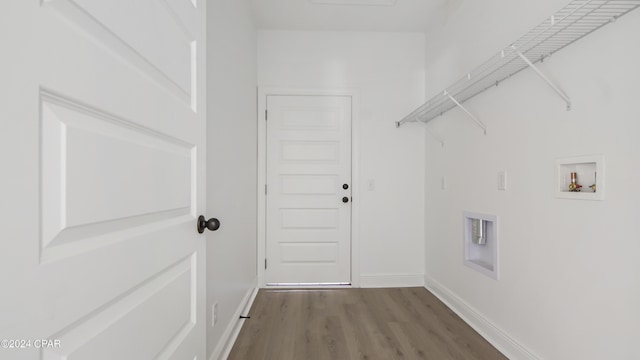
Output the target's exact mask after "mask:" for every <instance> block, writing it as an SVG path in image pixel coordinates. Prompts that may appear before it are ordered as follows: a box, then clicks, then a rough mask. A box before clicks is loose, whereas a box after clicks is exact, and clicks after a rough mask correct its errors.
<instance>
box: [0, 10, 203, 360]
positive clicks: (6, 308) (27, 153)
mask: <svg viewBox="0 0 640 360" xmlns="http://www.w3.org/2000/svg"><path fill="white" fill-rule="evenodd" d="M204 6H205V2H204V1H198V2H196V1H195V0H162V1H152V0H116V1H107V2H105V1H93V0H42V1H36V0H34V1H8V2H3V3H2V5H1V8H0V26H1V28H0V38H1V39H2V42H1V43H2V44H3V48H4V50H5V52H4V55H3V58H2V62H1V63H0V75H1V76H0V78H1V79H2V82H1V83H0V89H1V90H0V91H1V92H0V101H1V105H2V106H0V143H1V144H2V152H1V153H0V160H1V164H2V177H1V179H0V191H2V202H1V203H0V221H1V223H0V226H1V227H0V281H1V284H2V288H1V289H0V291H1V296H0V308H1V309H2V311H0V339H7V340H9V341H8V342H4V341H3V344H2V348H0V358H3V359H4V358H10V359H196V358H197V359H204V357H205V341H204V331H205V321H204V318H205V315H204V314H205V312H204V310H205V308H204V304H205V302H204V296H205V292H204V285H205V282H204V280H205V279H204V274H205V271H204V265H205V263H204V260H205V259H204V256H205V252H204V249H205V242H204V239H205V237H204V236H203V235H199V234H198V233H197V231H196V226H195V224H196V220H195V219H196V215H198V214H200V213H204V210H205V208H204V206H205V202H204V200H205V199H206V194H205V191H204V190H205V189H204V184H205V182H204V180H205V178H204V176H205V174H206V171H205V168H204V167H205V158H204V156H205V154H206V151H205V147H204V146H205V108H204V104H205V81H204V75H205V66H204V65H205V63H204V60H205V59H204V54H205V48H204V44H205V41H204V40H205V39H204V36H205V13H206V12H205V8H204ZM42 339H46V340H51V342H43V341H42ZM11 346H12V348H5V347H11Z"/></svg>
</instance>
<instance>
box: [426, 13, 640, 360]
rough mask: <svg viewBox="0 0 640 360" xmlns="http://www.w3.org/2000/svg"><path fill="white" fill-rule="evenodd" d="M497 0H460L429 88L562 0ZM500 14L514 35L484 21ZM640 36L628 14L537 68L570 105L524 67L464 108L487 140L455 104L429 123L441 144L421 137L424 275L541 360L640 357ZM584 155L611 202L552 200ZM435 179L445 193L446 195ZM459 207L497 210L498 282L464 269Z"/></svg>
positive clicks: (441, 40)
mask: <svg viewBox="0 0 640 360" xmlns="http://www.w3.org/2000/svg"><path fill="white" fill-rule="evenodd" d="M476 3H477V4H476ZM504 3H505V2H504V1H490V2H482V4H480V3H479V2H466V3H465V5H464V6H463V7H462V8H461V9H460V12H461V13H459V14H458V15H457V18H456V19H454V20H452V21H451V22H449V24H448V27H446V28H443V29H442V31H441V32H440V33H439V34H435V35H434V36H431V37H429V39H428V42H427V48H428V49H429V54H428V61H427V77H426V79H427V83H426V88H427V95H431V94H433V93H437V92H439V91H441V90H443V87H444V86H445V85H447V84H448V83H451V82H453V81H454V80H456V79H457V78H458V77H461V76H462V75H463V74H464V73H465V72H466V71H469V70H471V67H473V65H474V63H477V64H479V63H480V62H481V61H482V60H485V59H486V58H487V57H488V56H490V55H492V54H493V53H497V52H498V51H499V50H500V49H501V48H502V47H504V46H506V45H508V43H509V41H513V40H515V39H517V38H518V37H519V36H520V35H522V34H524V32H526V31H527V30H528V29H530V28H533V27H534V26H535V25H537V23H539V22H540V21H541V20H542V19H543V18H544V16H545V15H551V14H552V13H553V12H555V11H556V10H558V9H559V8H561V7H562V6H564V5H565V4H566V1H543V2H540V3H538V2H531V1H517V2H515V3H517V4H510V5H509V7H510V9H509V11H501V10H499V9H498V8H497V7H498V6H505V4H504ZM518 9H519V10H518ZM494 14H500V16H501V17H503V18H504V19H505V20H501V21H509V22H511V23H510V24H509V26H504V24H502V28H503V29H504V28H507V29H516V30H515V32H514V33H513V34H511V35H504V34H501V33H500V32H499V31H496V28H495V27H498V26H501V24H500V21H498V23H497V24H495V23H493V22H489V23H488V24H487V23H486V22H482V21H484V20H487V19H490V18H491V17H492V16H494ZM512 18H513V19H516V20H517V21H514V20H510V19H512ZM485 25H487V26H488V27H489V28H487V26H485ZM465 27H466V28H465ZM458 28H465V30H464V31H459V30H456V29H458ZM639 34H640V10H636V11H635V12H633V13H630V14H628V15H626V16H625V17H623V18H621V19H619V20H618V21H616V22H615V23H612V24H610V25H607V26H606V27H604V28H602V29H600V30H598V31H596V32H595V33H593V34H591V35H589V36H588V37H587V38H585V39H583V40H581V41H579V42H577V43H575V44H573V45H571V46H570V47H568V48H566V49H564V50H562V51H561V52H559V53H557V54H555V55H554V56H553V57H551V58H549V59H548V60H547V61H545V62H544V64H542V65H541V67H542V69H543V70H544V71H545V72H546V73H547V74H549V76H550V77H551V78H553V79H554V80H556V81H557V83H558V84H560V85H561V87H562V88H563V89H564V90H565V91H566V92H567V93H568V94H569V95H570V96H571V97H572V99H573V110H572V111H570V112H567V111H565V104H564V102H563V101H562V100H561V99H560V98H559V97H557V96H556V94H555V93H554V92H553V91H552V90H550V89H549V88H548V87H547V85H546V84H544V83H543V82H542V81H541V80H540V79H539V78H538V77H537V76H536V75H535V74H534V73H533V72H532V71H531V70H526V71H525V72H522V73H520V74H519V75H517V76H515V77H514V78H512V79H510V80H508V81H506V82H504V83H502V84H501V85H500V86H499V87H497V88H493V89H490V90H489V91H487V92H485V93H484V94H481V95H480V96H478V97H476V98H474V99H473V100H471V101H469V102H468V103H467V105H468V107H469V108H470V109H471V110H472V111H473V113H475V114H476V115H477V116H478V117H479V118H480V119H482V120H483V121H484V122H485V123H486V124H487V128H488V134H487V135H486V136H484V135H483V133H482V131H481V130H480V129H479V128H478V127H476V126H475V124H474V123H473V122H472V121H471V120H470V119H468V118H467V117H465V115H463V114H462V112H461V111H459V110H452V111H451V112H449V113H447V114H446V115H445V116H443V117H442V118H439V119H436V120H435V121H433V122H431V123H430V124H429V125H428V126H430V127H433V128H434V129H435V130H437V131H438V132H439V133H440V134H441V135H442V136H443V137H444V138H445V140H446V146H445V147H444V148H442V147H441V146H440V144H439V143H437V142H436V141H435V140H433V138H431V137H429V136H427V137H426V141H427V148H426V153H427V161H426V167H427V175H426V182H425V187H426V204H427V205H426V206H427V213H426V273H427V279H428V282H429V283H430V284H431V285H432V288H433V289H435V290H437V291H439V292H440V293H442V294H445V295H446V296H448V299H449V300H450V301H452V303H453V304H454V305H455V304H456V301H458V302H457V305H458V309H457V310H463V312H464V310H465V309H464V308H466V310H470V311H471V312H473V311H475V312H476V313H477V314H479V315H480V316H481V317H484V319H486V320H487V321H489V323H490V325H489V326H484V328H490V327H491V325H493V326H496V327H497V328H498V329H500V330H502V331H504V333H505V334H507V336H508V337H510V338H511V339H512V340H515V341H517V342H518V343H520V344H521V345H523V346H524V348H528V349H529V350H530V352H531V354H534V355H535V356H536V357H539V358H544V359H638V358H640V347H638V340H640V310H639V304H640V286H639V279H640V261H638V258H639V257H638V256H639V254H640V235H639V233H638V226H637V222H638V219H639V217H640V206H639V205H638V204H640V192H638V191H636V190H635V189H637V188H638V181H639V180H640V137H639V136H640V107H638V105H637V103H638V96H640V91H639V90H638V83H639V81H640V70H639V69H638V64H640V47H638V46H637V45H636V44H638V43H640V35H639ZM496 37H499V38H500V39H501V40H502V41H503V42H500V43H496ZM479 49H482V50H479ZM487 49H488V50H487ZM480 53H481V54H480ZM480 55H482V56H480ZM589 154H604V156H605V162H606V180H605V181H606V185H605V186H606V198H605V200H604V201H580V200H566V199H557V198H555V197H554V186H555V174H554V171H555V160H556V158H559V157H566V156H576V155H589ZM500 170H506V171H507V172H508V189H507V191H506V192H501V191H497V172H498V171H500ZM443 175H446V176H447V177H448V179H449V189H448V190H441V178H442V176H443ZM588 185H590V184H588ZM463 210H471V211H476V212H483V213H490V214H496V215H498V217H499V221H500V229H499V236H500V240H499V241H500V267H501V270H500V280H499V281H496V280H492V279H490V278H489V277H486V276H484V275H481V274H480V273H477V272H475V271H474V270H472V269H470V268H467V267H465V266H464V265H463V262H462V240H461V239H462V226H461V218H462V211H463ZM460 305H461V306H460ZM476 320H477V319H476ZM479 323H480V325H481V326H480V327H481V328H482V327H483V325H482V324H481V321H480V322H479ZM477 324H478V323H477ZM477 324H476V325H477ZM485 325H486V324H485ZM531 354H530V355H531ZM512 355H513V356H514V358H518V357H523V356H526V355H524V352H523V353H519V354H518V353H512Z"/></svg>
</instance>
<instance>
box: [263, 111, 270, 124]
mask: <svg viewBox="0 0 640 360" xmlns="http://www.w3.org/2000/svg"><path fill="white" fill-rule="evenodd" d="M267 114H268V112H267V110H265V111H264V121H267V120H268V119H269V115H267Z"/></svg>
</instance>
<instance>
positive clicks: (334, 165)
mask: <svg viewBox="0 0 640 360" xmlns="http://www.w3.org/2000/svg"><path fill="white" fill-rule="evenodd" d="M267 111H268V121H267V185H268V189H269V190H268V192H267V222H266V228H267V236H266V237H267V242H266V243H267V249H266V254H267V263H268V266H267V269H266V282H267V285H282V284H348V283H350V282H351V205H350V201H349V202H347V203H344V202H343V201H342V198H343V197H347V199H349V200H350V197H351V189H350V186H351V98H350V97H348V96H268V97H267ZM342 184H348V185H349V188H348V189H343V188H342Z"/></svg>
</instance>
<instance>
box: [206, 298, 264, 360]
mask: <svg viewBox="0 0 640 360" xmlns="http://www.w3.org/2000/svg"><path fill="white" fill-rule="evenodd" d="M256 295H258V287H254V288H253V289H249V291H247V293H246V294H245V296H244V298H243V299H242V301H241V302H240V305H239V306H238V308H237V309H236V311H235V313H234V314H233V318H234V319H236V321H231V322H230V323H229V325H228V326H227V328H226V329H225V330H224V333H223V334H222V337H221V338H220V342H218V345H217V346H216V348H215V349H214V350H213V353H211V356H210V357H209V360H223V359H226V358H227V357H228V356H229V353H231V349H232V348H233V344H234V343H235V342H236V339H237V338H238V334H240V330H241V329H242V325H243V324H244V319H240V315H245V314H247V313H249V310H250V309H251V305H253V301H254V300H255V298H256Z"/></svg>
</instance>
